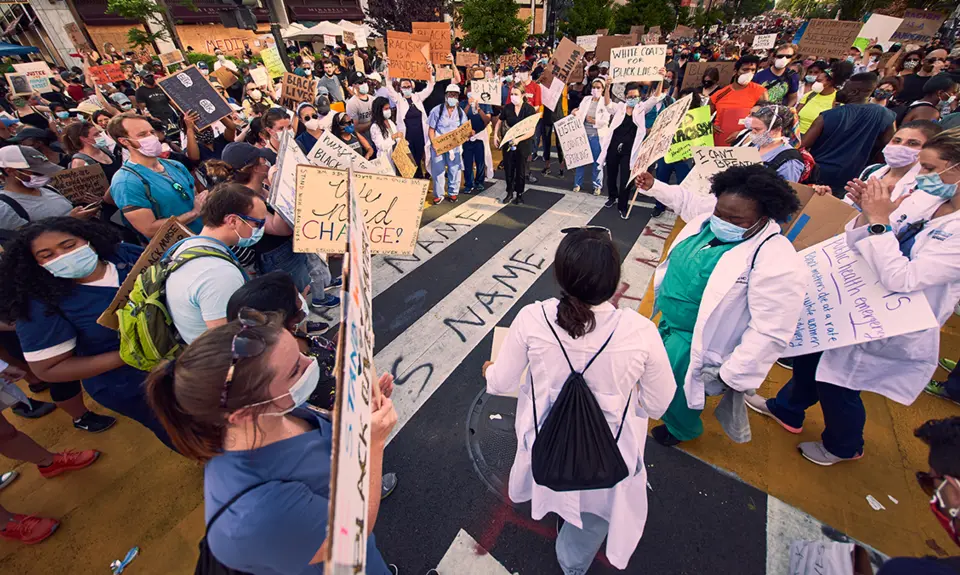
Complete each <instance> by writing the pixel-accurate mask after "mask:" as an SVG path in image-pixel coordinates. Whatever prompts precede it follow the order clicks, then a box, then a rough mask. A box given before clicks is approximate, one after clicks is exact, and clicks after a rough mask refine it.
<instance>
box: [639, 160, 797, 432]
mask: <svg viewBox="0 0 960 575" xmlns="http://www.w3.org/2000/svg"><path fill="white" fill-rule="evenodd" d="M637 187H638V188H640V189H642V190H646V193H647V194H649V195H651V196H653V197H654V198H656V199H657V200H659V201H660V202H662V203H663V204H665V205H666V206H667V207H668V208H670V209H671V210H673V211H674V212H676V213H677V215H678V216H679V217H680V218H682V219H683V220H684V221H685V222H687V225H686V226H684V228H683V229H682V230H680V233H679V235H678V236H677V238H676V240H674V242H673V244H672V245H671V246H670V251H669V252H668V254H667V257H666V259H665V260H664V261H663V263H662V264H660V266H659V267H657V270H656V272H655V273H654V276H653V287H654V294H655V303H654V305H655V309H654V314H656V312H657V309H659V310H660V311H662V312H663V313H662V316H661V318H660V324H659V331H660V335H661V337H663V342H664V346H665V347H666V349H667V354H668V355H669V356H670V363H671V365H672V367H673V374H674V378H675V381H676V394H675V396H674V398H673V401H672V402H671V404H670V408H669V409H668V410H667V412H666V414H665V415H664V416H663V417H662V418H661V419H662V420H663V422H664V424H663V425H660V426H657V427H655V428H654V429H653V430H652V435H653V438H654V439H655V440H657V442H659V443H661V444H663V445H667V446H670V445H676V444H678V443H680V442H682V441H689V440H692V439H695V438H697V437H699V436H700V434H701V433H703V422H702V421H701V420H700V412H701V411H702V410H703V406H704V395H705V394H704V387H705V384H724V385H726V386H728V387H729V388H731V389H733V390H734V391H738V392H750V391H752V390H755V389H757V388H759V387H760V384H762V383H763V380H764V378H765V377H766V376H767V372H768V371H770V367H771V366H772V365H773V363H774V362H775V361H776V360H777V358H778V357H780V354H781V353H782V352H783V350H784V349H786V347H787V344H788V343H789V341H790V338H791V337H793V333H794V331H795V330H796V328H797V318H798V317H799V315H800V311H801V308H802V307H803V297H804V294H805V292H806V285H807V283H806V278H805V267H806V266H804V265H803V262H802V260H801V259H800V256H799V255H798V254H797V252H796V250H795V249H794V247H793V245H792V244H791V243H790V241H789V240H787V238H785V237H784V236H783V235H781V234H780V226H779V225H777V222H783V221H786V219H787V218H788V217H789V216H790V215H791V214H792V213H793V212H795V211H796V210H798V209H799V208H800V201H799V200H798V199H797V196H796V194H795V193H794V192H793V190H792V189H791V188H790V186H789V185H788V184H787V183H786V182H785V181H784V180H783V178H781V177H780V176H779V175H777V173H776V172H775V171H774V170H772V169H771V168H768V167H766V166H763V165H762V164H756V165H751V166H735V167H731V168H728V169H727V170H725V171H723V172H721V173H719V174H717V175H716V176H714V178H713V183H712V185H711V190H710V192H711V193H710V195H702V194H699V193H697V192H692V191H689V190H687V189H685V188H684V187H683V186H682V184H681V185H679V186H671V185H668V184H666V183H664V182H661V181H659V180H655V179H654V177H653V176H652V175H651V174H649V173H647V172H643V173H641V174H640V175H639V176H638V177H637Z"/></svg>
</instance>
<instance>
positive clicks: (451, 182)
mask: <svg viewBox="0 0 960 575" xmlns="http://www.w3.org/2000/svg"><path fill="white" fill-rule="evenodd" d="M462 161H463V160H462V159H461V157H460V150H450V151H449V152H447V153H445V154H440V155H439V156H438V155H436V154H431V155H430V174H431V176H432V177H433V197H435V198H442V197H443V193H444V192H443V191H444V189H446V191H447V192H446V193H447V195H448V196H456V195H457V194H458V193H460V175H461V174H462V173H463V169H462ZM447 170H449V171H450V176H449V177H447V175H446V172H447Z"/></svg>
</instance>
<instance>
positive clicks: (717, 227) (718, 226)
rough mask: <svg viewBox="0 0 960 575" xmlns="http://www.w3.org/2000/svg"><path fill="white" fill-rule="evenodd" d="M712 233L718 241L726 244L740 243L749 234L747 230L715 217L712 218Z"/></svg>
mask: <svg viewBox="0 0 960 575" xmlns="http://www.w3.org/2000/svg"><path fill="white" fill-rule="evenodd" d="M710 231H711V232H713V235H715V236H717V239H718V240H720V241H721V242H724V243H733V242H739V241H741V240H742V239H743V235H744V234H745V233H747V228H741V227H740V226H737V225H734V224H731V223H730V222H728V221H726V220H721V219H720V218H718V217H717V216H715V215H711V216H710Z"/></svg>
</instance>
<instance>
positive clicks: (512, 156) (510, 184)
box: [503, 148, 527, 196]
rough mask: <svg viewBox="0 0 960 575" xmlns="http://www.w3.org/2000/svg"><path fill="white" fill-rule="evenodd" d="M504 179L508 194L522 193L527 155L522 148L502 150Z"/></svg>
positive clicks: (525, 176) (525, 175) (525, 180)
mask: <svg viewBox="0 0 960 575" xmlns="http://www.w3.org/2000/svg"><path fill="white" fill-rule="evenodd" d="M503 171H504V179H505V180H506V181H507V193H508V194H516V195H518V196H519V195H522V194H523V187H524V185H525V184H526V183H527V155H526V154H525V153H524V150H523V148H517V149H516V150H509V149H507V150H505V151H504V152H503Z"/></svg>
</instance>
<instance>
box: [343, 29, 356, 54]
mask: <svg viewBox="0 0 960 575" xmlns="http://www.w3.org/2000/svg"><path fill="white" fill-rule="evenodd" d="M343 43H344V45H346V47H347V48H350V49H351V50H352V49H353V48H354V47H356V45H357V37H356V35H355V34H354V33H353V32H351V31H350V30H344V31H343Z"/></svg>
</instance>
